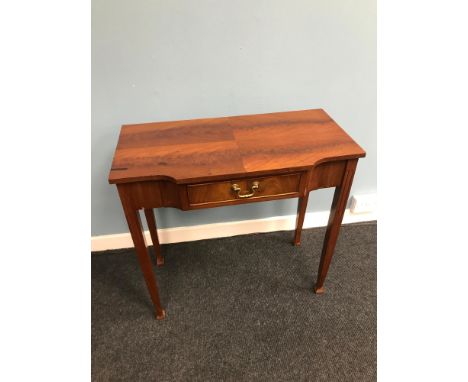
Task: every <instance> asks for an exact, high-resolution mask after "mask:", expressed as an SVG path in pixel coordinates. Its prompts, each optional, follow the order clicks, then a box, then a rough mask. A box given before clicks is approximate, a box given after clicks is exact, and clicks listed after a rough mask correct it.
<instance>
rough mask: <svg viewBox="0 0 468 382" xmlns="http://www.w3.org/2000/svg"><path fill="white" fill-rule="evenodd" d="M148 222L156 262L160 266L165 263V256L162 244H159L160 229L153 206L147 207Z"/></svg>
mask: <svg viewBox="0 0 468 382" xmlns="http://www.w3.org/2000/svg"><path fill="white" fill-rule="evenodd" d="M145 216H146V222H147V223H148V229H149V232H150V235H151V241H152V242H153V248H154V253H155V254H156V264H157V266H158V267H162V266H163V265H164V257H162V256H161V246H160V245H159V239H158V230H157V228H156V219H155V218H154V212H153V209H152V208H145Z"/></svg>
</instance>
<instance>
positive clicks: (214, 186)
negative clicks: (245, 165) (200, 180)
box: [187, 174, 301, 206]
mask: <svg viewBox="0 0 468 382" xmlns="http://www.w3.org/2000/svg"><path fill="white" fill-rule="evenodd" d="M300 178H301V175H300V174H288V175H277V176H268V177H258V178H250V179H239V180H233V181H224V182H215V183H204V184H194V185H189V186H187V193H188V200H189V204H190V206H202V205H207V204H214V203H216V204H223V203H227V204H233V203H236V202H238V203H241V202H247V201H250V200H258V199H262V198H269V199H274V198H275V197H277V198H278V199H279V198H284V197H294V196H296V195H297V194H298V192H299V180H300ZM235 185H237V186H235Z"/></svg>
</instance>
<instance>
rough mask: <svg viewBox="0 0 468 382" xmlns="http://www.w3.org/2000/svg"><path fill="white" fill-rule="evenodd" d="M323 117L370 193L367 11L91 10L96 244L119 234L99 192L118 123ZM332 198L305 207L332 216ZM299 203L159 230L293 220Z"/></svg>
mask: <svg viewBox="0 0 468 382" xmlns="http://www.w3.org/2000/svg"><path fill="white" fill-rule="evenodd" d="M308 108H324V109H325V110H326V111H327V112H328V113H329V114H330V115H331V116H332V117H333V118H334V119H335V120H336V121H337V122H338V123H339V124H340V125H341V126H342V127H344V128H345V129H346V130H347V131H348V133H349V134H350V135H351V136H352V137H353V138H354V139H356V140H357V141H358V142H359V143H360V145H361V146H362V147H363V148H364V149H365V150H366V151H367V157H366V158H365V159H363V160H361V161H360V163H359V166H358V171H357V173H356V176H355V181H354V186H353V190H352V193H367V192H374V191H375V190H376V4H375V1H374V0H355V1H349V0H348V1H345V0H323V1H313V0H289V1H286V0H283V1H278V0H264V1H256V0H240V1H239V0H197V1H188V0H170V1H169V0H168V1H156V0H154V1H149V0H148V1H143V0H132V1H128V0H125V1H124V0H93V1H92V235H101V234H110V233H121V232H127V231H128V228H127V226H126V223H125V219H124V216H123V213H122V211H121V207H120V204H119V199H118V196H117V191H116V189H115V186H111V185H109V184H108V183H107V176H108V172H109V168H110V164H111V161H112V154H113V150H114V148H115V145H116V142H117V137H118V134H119V129H120V126H121V125H122V124H125V123H137V122H149V121H162V120H176V119H187V118H199V117H217V116H227V115H239V114H251V113H264V112H265V113H266V112H274V111H286V110H298V109H308ZM331 196H332V193H331V191H330V190H321V191H315V192H313V193H311V195H310V201H309V209H308V210H309V211H317V210H325V209H328V208H329V206H330V202H331ZM296 203H297V201H296V199H291V200H287V201H278V202H266V203H255V204H249V205H244V206H237V207H223V208H215V209H209V210H204V211H191V212H182V211H178V210H175V209H169V208H168V209H160V210H158V212H157V219H158V223H159V227H175V226H184V225H193V224H203V223H211V222H219V221H229V220H242V219H253V218H258V217H268V216H274V215H287V214H293V213H295V211H296Z"/></svg>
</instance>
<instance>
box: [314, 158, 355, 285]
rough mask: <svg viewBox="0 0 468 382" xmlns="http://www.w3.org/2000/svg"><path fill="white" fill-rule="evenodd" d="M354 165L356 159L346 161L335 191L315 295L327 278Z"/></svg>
mask: <svg viewBox="0 0 468 382" xmlns="http://www.w3.org/2000/svg"><path fill="white" fill-rule="evenodd" d="M356 165H357V159H353V160H349V161H348V163H347V164H346V170H345V173H344V176H343V180H342V182H341V185H340V186H338V187H336V189H335V194H334V196H333V202H332V206H331V211H330V217H329V219H328V226H327V232H326V234H325V240H324V244H323V249H322V255H321V257H320V265H319V270H318V276H317V282H316V284H315V287H314V291H315V293H316V294H322V293H323V292H324V288H323V283H324V282H325V278H326V277H327V272H328V268H329V266H330V262H331V259H332V257H333V252H334V250H335V245H336V241H337V239H338V233H339V232H340V227H341V222H342V220H343V215H344V212H345V209H346V203H347V202H348V197H349V192H350V190H351V185H352V184H353V177H354V172H355V171H356Z"/></svg>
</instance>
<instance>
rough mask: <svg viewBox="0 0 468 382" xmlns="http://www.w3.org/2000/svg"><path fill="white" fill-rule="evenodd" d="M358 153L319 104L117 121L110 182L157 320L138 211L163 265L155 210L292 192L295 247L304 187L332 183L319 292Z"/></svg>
mask: <svg viewBox="0 0 468 382" xmlns="http://www.w3.org/2000/svg"><path fill="white" fill-rule="evenodd" d="M364 156H365V152H364V150H363V149H362V148H361V147H360V146H359V145H358V144H357V143H356V142H355V141H354V140H353V139H352V138H351V137H350V136H349V135H348V134H347V133H346V132H345V131H344V130H343V129H342V128H341V127H340V126H338V124H337V123H336V122H335V121H334V120H333V119H332V118H331V117H330V116H329V115H328V114H327V113H326V112H325V111H324V110H322V109H315V110H302V111H295V112H281V113H270V114H256V115H247V116H236V117H222V118H206V119H196V120H184V121H173V122H154V123H144V124H134V125H124V126H122V129H121V132H120V136H119V141H118V144H117V148H116V150H115V154H114V159H113V162H112V168H111V171H110V174H109V183H112V184H116V185H117V188H118V191H119V196H120V199H121V202H122V206H123V209H124V213H125V217H126V219H127V222H128V226H129V229H130V233H131V235H132V239H133V242H134V244H135V249H136V252H137V256H138V260H139V262H140V266H141V269H142V272H143V276H144V278H145V282H146V284H147V287H148V291H149V293H150V297H151V299H152V301H153V304H154V306H155V310H156V317H157V318H158V319H162V318H164V317H165V311H164V309H163V308H162V305H161V302H160V299H159V292H158V285H157V282H156V277H155V274H154V272H153V269H152V265H151V262H150V258H149V254H148V251H147V246H146V243H145V240H144V236H143V234H142V226H141V222H140V217H139V213H138V211H139V210H140V209H144V212H145V216H146V219H147V222H148V228H149V230H150V234H151V238H152V241H153V245H154V249H155V254H156V259H157V264H158V265H159V266H162V265H163V264H164V258H163V257H162V255H161V251H160V246H159V240H158V236H157V229H156V221H155V219H154V214H153V211H152V209H153V208H160V207H175V208H179V209H181V210H191V209H198V208H213V207H218V206H225V205H233V204H243V203H253V202H261V201H268V200H277V199H284V198H293V197H297V198H298V199H299V203H298V213H297V222H296V230H295V233H294V241H293V242H294V244H295V245H299V244H300V236H301V231H302V225H303V222H304V216H305V212H306V208H307V201H308V196H309V192H310V191H312V190H315V189H319V188H326V187H336V190H335V195H334V198H333V203H332V207H331V213H330V219H329V223H328V227H327V232H326V235H325V240H324V246H323V251H322V255H321V260H320V267H319V272H318V276H317V283H316V285H315V287H314V290H315V292H316V293H317V294H320V293H323V290H324V289H323V283H324V281H325V277H326V275H327V272H328V268H329V266H330V262H331V259H332V256H333V251H334V248H335V244H336V240H337V237H338V233H339V228H340V225H341V221H342V219H343V213H344V210H345V208H346V201H347V199H348V197H349V193H350V189H351V185H352V180H353V177H354V173H355V170H356V166H357V161H358V159H359V158H362V157H364ZM234 184H236V186H235V187H233V185H234Z"/></svg>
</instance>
